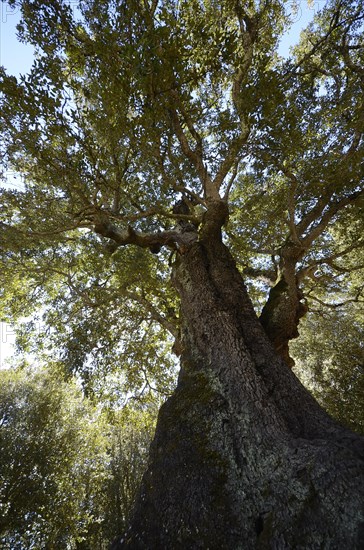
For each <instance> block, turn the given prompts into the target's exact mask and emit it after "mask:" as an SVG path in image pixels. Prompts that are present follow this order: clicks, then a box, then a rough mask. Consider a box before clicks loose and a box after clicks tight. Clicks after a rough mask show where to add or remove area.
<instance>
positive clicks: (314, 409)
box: [113, 225, 364, 550]
mask: <svg viewBox="0 0 364 550" xmlns="http://www.w3.org/2000/svg"><path fill="white" fill-rule="evenodd" d="M217 233H218V231H217V228H216V225H215V226H214V227H213V231H211V232H209V231H206V232H205V235H204V236H203V237H202V239H201V240H200V241H199V242H198V243H195V244H193V245H192V246H191V248H190V249H189V250H188V251H187V252H186V253H185V254H184V255H182V256H180V257H179V258H178V262H177V265H176V266H175V270H174V274H173V280H174V284H175V286H176V288H177V290H178V292H179V294H180V297H181V314H182V349H183V351H182V356H181V372H180V376H179V381H178V386H177V388H176V390H175V392H174V394H173V395H172V396H171V397H170V398H169V399H168V400H167V402H166V403H165V404H164V405H163V406H162V408H161V410H160V414H159V419H158V424H157V429H156V435H155V439H154V442H153V444H152V446H151V452H150V460H149V466H148V469H147V472H146V474H145V476H144V480H143V484H142V487H141V491H140V495H139V499H138V501H137V504H136V507H135V512H134V516H133V519H132V521H131V524H130V528H129V530H128V531H127V533H125V534H124V535H123V536H122V537H120V538H119V539H118V540H117V541H116V542H115V543H114V545H113V548H114V549H118V550H120V549H125V548H132V549H162V550H163V549H171V548H173V549H175V548H176V549H178V548H181V549H182V548H201V549H204V548H210V549H216V550H217V549H219V550H221V549H225V548H226V549H254V548H267V549H268V548H277V549H283V548H287V549H288V548H340V547H344V545H345V546H350V548H353V549H359V548H361V546H362V543H363V538H364V514H363V500H364V468H363V466H364V462H363V459H364V441H363V439H362V438H360V437H358V436H355V435H354V434H352V433H351V432H348V431H347V430H344V429H343V428H341V427H340V426H338V425H337V424H336V423H335V422H334V421H333V420H332V419H331V418H330V417H328V415H327V414H326V413H325V412H324V411H323V410H322V409H321V408H320V407H319V406H318V404H317V403H316V402H315V401H314V400H313V398H312V397H311V396H310V394H309V393H308V392H307V391H306V390H305V389H304V388H303V386H302V385H301V384H300V382H299V381H298V380H297V378H296V377H295V376H294V374H293V373H292V372H291V371H290V370H289V369H287V367H286V365H285V364H284V363H283V361H282V360H281V359H280V358H279V357H278V356H277V355H276V353H275V351H274V349H273V347H272V345H271V343H270V342H269V340H268V338H267V336H266V334H265V333H264V330H263V328H262V326H261V324H260V322H259V320H258V319H257V317H256V315H255V313H254V310H253V307H252V305H251V303H250V300H249V298H248V295H247V293H246V289H245V286H244V284H243V281H242V279H241V276H240V274H239V272H238V270H237V269H236V266H235V263H234V261H233V259H232V257H231V255H230V254H229V252H228V250H227V249H226V248H225V246H224V245H223V244H222V242H221V238H220V237H219V236H218V235H217Z"/></svg>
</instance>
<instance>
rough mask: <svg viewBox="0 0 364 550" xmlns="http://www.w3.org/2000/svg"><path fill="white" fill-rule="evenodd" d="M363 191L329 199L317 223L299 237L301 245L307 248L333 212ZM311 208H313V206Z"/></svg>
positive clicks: (343, 206) (318, 234) (326, 223)
mask: <svg viewBox="0 0 364 550" xmlns="http://www.w3.org/2000/svg"><path fill="white" fill-rule="evenodd" d="M363 193H364V190H363V189H360V190H358V191H355V192H354V193H351V194H350V195H347V196H346V197H343V198H342V199H340V200H338V201H331V203H329V204H328V209H327V210H326V212H325V213H324V214H323V215H322V217H321V219H320V221H319V222H318V223H317V225H315V226H314V227H313V229H311V231H309V232H308V234H307V235H306V236H305V237H304V238H302V239H301V243H302V245H303V247H304V248H306V249H307V248H308V247H309V246H310V245H311V244H312V243H313V241H314V240H315V239H317V237H319V236H320V235H321V234H322V233H323V231H324V230H325V229H326V227H327V226H328V224H329V222H330V221H331V219H332V218H333V217H334V216H335V214H337V213H338V212H339V211H340V210H341V209H343V208H345V206H348V205H349V204H351V203H353V202H354V201H355V200H356V199H357V198H358V197H360V196H361V195H363ZM319 203H320V201H319ZM313 210H315V208H314V209H313ZM312 221H313V220H312ZM299 226H300V224H298V226H297V227H299Z"/></svg>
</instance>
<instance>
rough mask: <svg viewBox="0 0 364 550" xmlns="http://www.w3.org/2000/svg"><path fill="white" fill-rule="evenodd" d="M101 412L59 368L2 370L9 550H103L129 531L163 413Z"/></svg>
mask: <svg viewBox="0 0 364 550" xmlns="http://www.w3.org/2000/svg"><path fill="white" fill-rule="evenodd" d="M98 409H99V410H98V411H97V409H96V408H95V407H94V406H93V405H91V403H90V401H88V400H87V399H86V398H84V397H83V396H82V393H81V391H80V389H79V388H77V387H76V385H75V384H74V383H72V382H70V381H68V382H66V381H64V380H63V378H62V376H61V375H60V374H58V375H57V374H55V368H54V365H53V368H51V369H50V368H49V369H46V368H43V369H34V367H33V368H32V369H26V370H24V369H19V368H18V369H16V370H6V371H1V390H0V450H1V465H0V481H1V490H0V510H1V523H0V542H1V547H2V548H4V549H6V548H8V549H9V550H10V549H12V550H13V549H14V550H15V549H17V548H19V549H23V548H39V549H40V548H47V549H52V548H59V549H61V548H72V549H77V550H82V549H83V550H95V549H96V548H98V549H100V550H101V549H106V548H108V547H109V545H110V544H109V543H110V540H112V539H113V538H114V537H115V536H116V535H117V534H118V533H119V532H122V531H123V530H124V529H126V527H127V523H126V522H127V520H128V518H129V517H130V513H131V508H132V505H133V503H134V500H135V497H136V493H137V488H138V486H139V484H140V481H141V477H142V474H143V472H144V469H145V466H146V462H147V455H148V449H149V444H150V440H151V437H152V435H153V432H154V426H155V416H156V414H155V410H154V409H153V407H151V406H150V405H149V407H148V410H146V411H143V410H141V409H132V408H131V407H130V406H129V407H125V408H124V409H123V410H122V411H119V412H116V413H115V412H114V413H113V412H111V411H109V412H108V413H106V410H105V412H104V413H102V412H101V409H100V407H98Z"/></svg>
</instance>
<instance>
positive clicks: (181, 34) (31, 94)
mask: <svg viewBox="0 0 364 550" xmlns="http://www.w3.org/2000/svg"><path fill="white" fill-rule="evenodd" d="M10 4H11V5H16V6H19V7H20V9H21V12H22V21H21V23H20V25H19V29H18V30H19V36H20V39H21V40H24V41H27V42H29V43H31V44H33V45H34V46H35V48H36V51H37V56H36V59H35V60H34V64H33V67H32V69H31V70H30V72H29V74H27V75H22V76H20V77H19V78H15V77H14V76H12V75H8V74H6V71H5V70H4V69H1V75H0V86H1V97H0V104H1V119H0V125H1V126H0V127H1V134H2V138H1V139H2V141H1V146H2V163H3V168H4V173H5V175H4V180H5V184H6V170H7V169H9V168H11V169H12V170H15V171H16V172H18V173H20V174H21V175H22V176H23V178H24V190H22V191H13V190H10V189H9V188H8V187H9V186H5V188H4V189H3V190H2V191H1V193H0V201H1V202H0V204H1V210H0V230H1V237H2V240H1V245H0V246H1V248H0V252H1V254H0V262H1V272H2V277H3V281H4V290H3V291H2V293H1V306H0V307H1V311H0V312H1V317H2V318H3V319H7V320H8V321H11V322H12V323H14V322H15V320H21V319H22V318H24V316H26V317H29V316H30V315H32V314H34V313H35V312H38V315H39V317H41V319H39V321H40V322H41V324H42V327H44V328H43V329H42V330H41V331H40V332H39V330H34V325H33V327H32V326H31V325H28V327H27V328H26V330H25V331H23V335H20V336H19V338H18V345H19V350H20V351H21V352H22V353H24V352H32V353H33V354H36V356H37V358H38V360H40V361H46V362H47V361H48V360H49V357H50V356H52V357H54V355H56V357H57V360H58V361H59V362H60V363H62V365H63V370H64V372H66V373H74V372H75V371H77V372H78V373H81V374H82V377H83V384H84V390H85V392H88V394H89V395H91V394H94V395H97V396H98V397H100V398H101V397H102V398H103V399H106V400H107V401H108V402H111V401H112V400H113V399H114V398H113V397H112V395H113V394H115V391H114V388H115V385H116V384H119V385H120V388H121V389H119V396H120V394H121V399H119V396H118V399H119V401H122V402H125V399H126V397H127V396H130V395H133V396H135V397H138V398H142V397H143V398H145V400H146V401H150V400H151V395H152V394H153V393H155V392H157V393H158V394H159V395H161V396H163V397H165V396H167V395H168V394H169V393H170V391H171V390H172V388H173V384H174V381H175V369H174V367H175V362H174V359H173V358H172V356H171V351H170V350H171V347H172V345H171V344H172V339H173V338H175V337H176V336H177V337H178V331H179V325H180V319H179V311H178V310H179V308H178V299H177V296H176V292H175V290H174V288H173V286H172V285H171V284H170V282H169V278H170V272H171V265H172V264H173V261H174V257H175V254H178V253H179V252H180V249H179V248H178V243H177V241H178V239H177V237H176V235H175V234H174V236H173V238H172V237H171V235H170V232H172V233H173V231H175V230H176V227H177V224H178V216H176V215H175V214H174V213H173V211H172V207H173V204H175V202H176V201H177V200H178V199H180V195H181V193H182V194H183V195H184V196H185V197H188V198H189V200H190V203H191V209H190V213H189V215H188V216H187V217H188V218H189V221H190V222H192V223H193V224H195V226H196V227H197V228H199V227H201V225H202V224H203V219H204V218H203V214H204V213H205V212H206V210H208V209H209V205H210V204H211V201H213V200H216V198H219V197H221V198H224V200H227V201H228V202H229V208H230V220H229V224H228V226H227V228H226V234H225V235H224V237H225V241H226V243H227V244H228V245H229V246H230V247H231V249H232V250H233V253H234V255H235V257H236V258H237V261H238V264H239V265H240V267H241V269H242V271H243V272H245V273H246V275H247V277H248V278H249V279H248V283H249V286H250V289H251V296H252V298H253V300H254V302H255V303H256V304H257V309H258V310H259V309H261V308H262V306H263V305H264V302H265V300H266V296H267V291H268V290H269V287H270V286H272V285H273V284H274V283H275V281H276V280H277V278H279V276H280V273H281V272H282V270H283V269H284V267H285V266H284V263H285V261H286V258H287V256H288V255H289V254H290V253H291V252H292V250H295V251H296V255H295V256H294V257H293V256H292V255H291V264H292V266H293V269H294V271H295V277H293V279H292V280H295V281H297V285H300V287H301V290H302V292H303V294H304V297H305V299H306V300H307V301H308V302H309V305H311V307H312V305H313V304H315V303H316V302H317V300H320V301H321V302H322V301H324V302H325V300H326V301H327V298H328V297H329V296H330V293H332V292H333V291H334V292H335V293H337V291H338V290H339V287H340V286H341V290H343V289H344V286H345V281H346V280H347V279H346V278H345V277H346V276H349V277H351V276H352V275H353V274H354V273H356V272H357V270H358V269H359V268H360V265H362V263H361V260H360V256H361V252H360V251H361V250H362V248H363V236H362V235H363V230H362V229H363V227H362V220H363V216H362V214H363V212H362V203H361V201H362V197H363V185H362V184H363V163H362V158H363V147H364V142H363V134H364V118H363V112H364V109H363V97H364V88H363V70H362V67H363V62H364V60H363V51H364V48H363V32H362V30H363V11H364V10H363V2H362V0H355V1H346V0H344V1H340V2H338V1H336V0H332V1H330V2H326V3H324V5H323V7H322V10H321V11H320V12H319V13H318V14H317V15H316V16H315V19H314V21H313V22H312V24H310V25H309V27H308V28H307V29H306V30H305V31H304V32H303V33H302V35H301V39H300V42H299V44H298V45H297V46H296V48H295V49H294V50H293V51H292V55H291V57H290V58H289V59H281V58H280V57H279V56H278V53H277V52H278V50H277V46H278V42H279V39H280V37H281V36H282V34H283V33H284V32H285V30H286V29H287V28H289V24H290V23H289V17H287V15H286V14H285V8H286V7H287V6H286V3H285V2H280V1H278V0H274V1H269V2H266V1H263V0H262V1H259V2H256V1H248V2H232V1H230V0H222V1H220V2H216V1H215V0H206V1H200V0H186V1H180V0H178V1H177V0H173V1H170V2H164V1H160V2H153V1H145V2H140V1H138V0H131V1H130V2H125V1H122V0H116V1H108V0H102V1H94V0H89V1H80V2H79V3H78V5H77V7H75V6H72V8H74V9H71V6H70V5H69V2H67V1H62V0H51V1H47V2H45V1H42V0H37V1H36V2H31V1H28V0H19V1H16V0H14V1H11V2H10ZM197 232H198V229H197ZM175 233H176V231H175ZM151 238H152V239H154V241H153V243H152V244H153V246H150V241H148V239H151ZM148 243H149V244H148ZM124 245H125V246H124ZM126 245H130V246H128V247H127V246H126ZM134 245H138V246H134ZM160 247H162V251H161V252H160V253H159V254H158V255H152V254H150V252H149V248H150V249H151V250H154V252H155V251H157V250H158V249H159V248H160ZM292 258H293V259H292ZM350 280H351V283H350V285H351V287H353V288H350V289H348V291H349V294H350V293H351V294H350V296H351V298H350V299H355V300H357V301H360V300H362V299H363V288H362V287H361V286H360V284H359V283H358V281H356V282H354V279H353V278H352V277H351V279H350ZM354 287H355V289H354ZM353 296H354V297H355V298H352V297H353ZM340 300H341V298H340ZM329 301H330V298H329ZM331 305H332V304H331ZM39 311H40V312H39Z"/></svg>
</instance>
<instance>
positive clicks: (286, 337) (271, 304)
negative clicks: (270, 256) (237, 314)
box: [260, 243, 307, 367]
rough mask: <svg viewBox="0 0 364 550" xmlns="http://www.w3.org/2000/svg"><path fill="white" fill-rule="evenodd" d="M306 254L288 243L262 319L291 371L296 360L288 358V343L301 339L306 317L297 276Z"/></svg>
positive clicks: (266, 330) (268, 333) (277, 350)
mask: <svg viewBox="0 0 364 550" xmlns="http://www.w3.org/2000/svg"><path fill="white" fill-rule="evenodd" d="M303 251H304V249H302V248H301V247H299V246H297V245H295V244H294V243H287V244H286V245H285V246H284V247H283V248H282V256H281V262H280V266H279V276H278V280H277V282H276V284H275V285H274V286H273V288H272V289H271V291H270V293H269V297H268V300H267V303H266V304H265V306H264V308H263V311H262V314H261V316H260V321H261V323H262V325H263V327H264V330H265V332H266V334H267V335H268V337H269V339H270V340H271V342H272V344H273V346H274V348H275V350H276V352H277V353H278V354H279V355H280V356H281V357H282V358H283V360H284V361H285V362H286V363H287V365H288V366H289V367H293V366H294V360H293V359H292V358H291V357H290V355H289V342H290V340H293V339H294V338H297V337H298V336H299V333H298V325H299V322H300V319H301V318H302V317H303V316H304V315H305V314H306V313H307V306H306V304H305V303H304V302H302V298H303V294H302V292H301V290H300V289H299V286H298V280H297V276H296V264H297V261H298V260H299V259H300V258H301V257H302V253H303Z"/></svg>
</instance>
